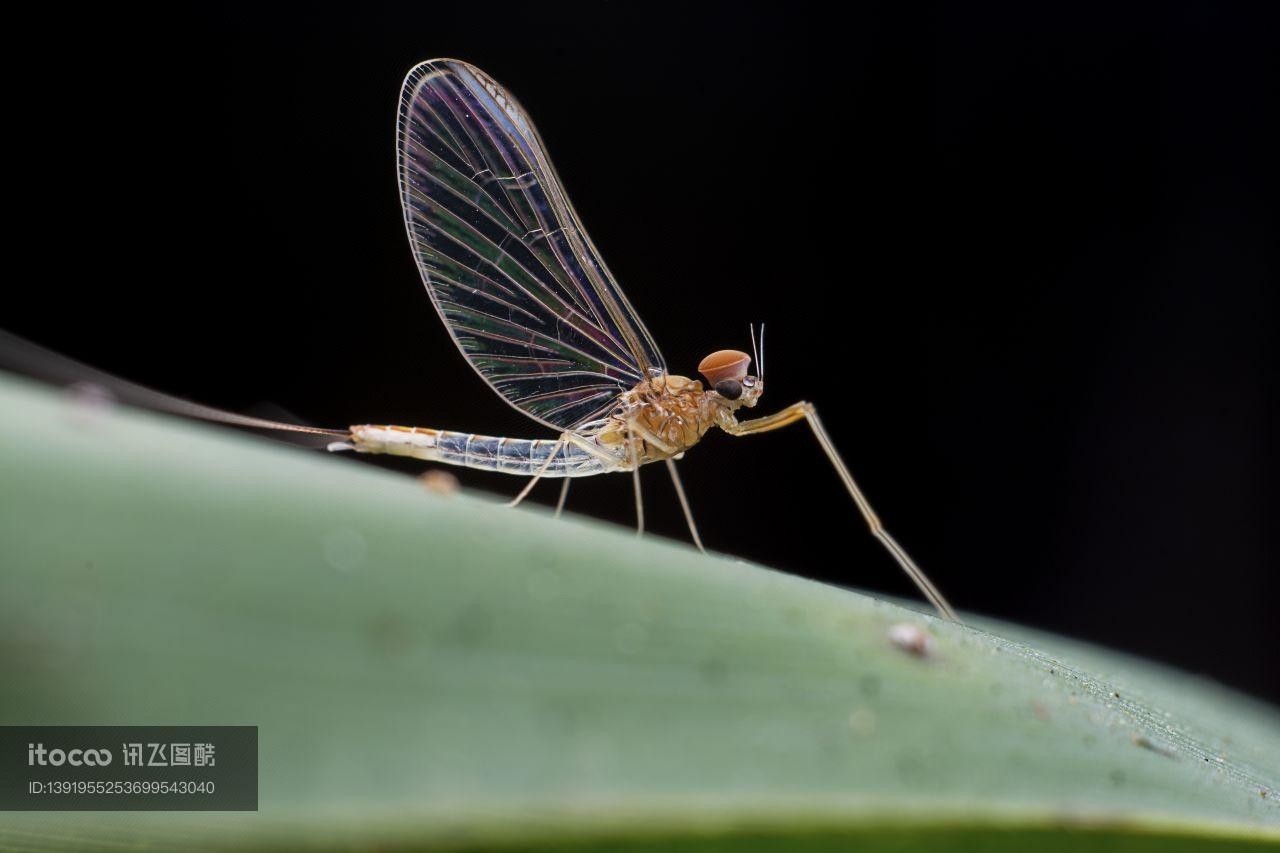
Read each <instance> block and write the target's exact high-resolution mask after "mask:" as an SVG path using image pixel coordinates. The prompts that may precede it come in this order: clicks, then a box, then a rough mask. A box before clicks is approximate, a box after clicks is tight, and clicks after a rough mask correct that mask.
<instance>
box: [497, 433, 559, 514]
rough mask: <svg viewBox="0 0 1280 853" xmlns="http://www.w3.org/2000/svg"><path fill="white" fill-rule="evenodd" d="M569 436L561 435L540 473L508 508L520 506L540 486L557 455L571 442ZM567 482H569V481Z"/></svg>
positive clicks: (534, 476) (513, 499) (539, 470)
mask: <svg viewBox="0 0 1280 853" xmlns="http://www.w3.org/2000/svg"><path fill="white" fill-rule="evenodd" d="M567 435H568V433H561V435H560V440H559V441H557V442H556V446H555V447H553V448H552V449H551V453H550V454H548V456H547V461H546V462H543V463H542V467H541V468H539V469H538V472H537V473H536V474H534V475H533V477H532V479H530V480H529V482H528V483H526V484H525V487H524V488H523V489H521V490H520V494H518V495H516V496H515V497H514V498H512V499H511V501H510V502H509V503H508V504H507V507H508V508H514V507H518V506H520V502H521V501H523V500H524V499H525V498H527V497H528V496H529V492H532V491H533V487H534V486H536V485H538V481H539V480H541V479H542V475H543V474H545V473H547V469H548V468H550V467H551V462H552V461H553V460H554V459H555V458H556V454H558V453H559V452H560V451H561V450H562V449H563V448H564V445H565V442H567V441H568V440H569V439H568V438H567ZM565 482H568V480H566V481H565Z"/></svg>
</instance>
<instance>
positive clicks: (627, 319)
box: [132, 59, 956, 619]
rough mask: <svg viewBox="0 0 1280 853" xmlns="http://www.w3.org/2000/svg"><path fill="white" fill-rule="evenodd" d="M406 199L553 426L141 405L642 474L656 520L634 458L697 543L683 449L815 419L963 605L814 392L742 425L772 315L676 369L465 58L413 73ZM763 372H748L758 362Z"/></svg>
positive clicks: (433, 273) (386, 444)
mask: <svg viewBox="0 0 1280 853" xmlns="http://www.w3.org/2000/svg"><path fill="white" fill-rule="evenodd" d="M397 152H398V156H397V161H398V172H399V181H400V201H401V205H402V207H403V211H404V220H405V227H406V229H407V231H408V236H409V242H410V244H411V245H412V248H413V252H414V255H415V257H416V259H417V264H418V269H419V271H420V273H421V275H422V280H423V282H424V283H425V284H426V288H427V292H428V293H429V294H430V296H431V301H432V303H433V304H434V305H435V307H436V310H437V311H438V312H439V314H440V316H441V318H442V319H443V320H444V324H445V327H446V328H447V329H448V330H449V333H450V335H451V336H452V337H453V340H454V342H455V343H456V344H457V346H458V348H459V349H460V350H461V351H462V354H463V356H464V357H465V358H466V360H467V361H468V362H469V363H470V364H471V366H472V367H473V368H474V369H475V370H476V372H477V373H479V374H480V376H481V377H482V378H483V379H484V380H485V382H487V383H488V385H489V387H490V388H492V389H493V390H494V391H496V392H497V393H498V394H500V395H501V396H502V398H503V399H505V400H506V401H507V402H508V403H510V404H511V405H512V406H514V407H515V408H517V409H519V410H520V411H522V412H524V413H525V414H526V415H528V416H529V417H531V418H533V419H534V420H535V421H537V422H538V423H540V424H542V425H543V426H545V427H549V428H550V429H552V430H554V431H555V433H556V437H555V438H540V439H520V438H503V437H496V436H484V435H476V434H473V433H467V432H454V431H449V430H441V429H428V428H423V427H403V426H389V425H373V424H365V425H358V426H352V427H350V428H349V429H347V430H318V429H312V428H309V427H301V426H293V425H288V424H282V423H278V422H274V421H265V420H261V419H258V418H249V417H246V416H240V415H233V414H231V413H223V412H220V411H219V410H216V409H210V408H208V407H204V406H199V405H197V404H186V403H182V404H174V403H170V402H165V401H164V400H163V399H161V395H158V394H156V393H154V392H149V391H146V390H145V389H140V388H139V387H138V386H132V389H133V390H135V391H138V392H139V393H138V394H134V395H133V396H134V398H135V399H137V400H138V401H139V402H141V403H142V404H143V405H151V406H153V407H157V408H163V409H168V410H173V411H178V412H179V413H181V414H186V415H191V416H195V417H200V418H205V419H209V420H219V421H225V422H230V423H235V424H239V425H242V426H250V427H259V428H269V429H290V430H294V431H297V432H303V433H317V434H320V435H322V436H327V437H331V438H335V439H337V440H336V441H333V442H332V443H331V444H330V445H329V446H330V449H334V450H355V451H357V452H359V453H385V454H393V455H397V456H410V457H414V458H417V459H423V460H427V461H431V462H440V463H445V464H449V465H460V466H465V467H467V468H477V469H482V470H486V471H497V472H501V473H505V474H515V475H520V476H525V477H528V478H529V482H528V483H527V484H526V485H525V486H524V488H523V489H522V490H521V491H520V493H519V494H518V495H517V496H516V497H515V499H514V500H512V501H511V505H512V506H515V505H517V504H519V503H520V502H521V501H522V500H523V499H524V498H525V497H526V496H527V495H528V494H529V492H530V491H531V490H532V488H533V487H534V485H535V484H537V483H538V482H539V481H540V480H542V479H543V478H563V480H564V482H563V486H562V488H561V491H560V499H559V502H558V504H557V507H556V509H557V513H558V512H559V511H560V510H561V509H562V508H563V506H564V502H565V498H566V496H567V492H568V486H569V482H570V480H571V478H574V477H588V476H594V475H597V474H609V473H614V472H623V473H627V472H629V473H630V474H631V475H632V478H633V482H634V488H635V500H636V515H637V529H638V530H639V531H641V532H643V529H644V508H643V503H642V501H641V494H640V480H639V471H640V468H641V467H642V466H644V465H647V464H649V463H652V462H662V463H663V464H664V465H665V466H666V468H667V471H668V472H669V474H670V476H671V480H672V483H673V484H674V486H675V492H676V495H677V497H678V498H679V501H680V506H681V508H682V510H683V512H684V517H685V521H686V523H687V524H688V527H689V532H690V535H691V536H692V538H693V541H694V543H695V544H696V545H697V546H698V548H700V549H701V548H702V541H701V538H700V537H699V535H698V529H697V526H696V525H695V523H694V519H693V513H692V511H691V509H690V506H689V501H688V499H687V498H686V496H685V492H684V487H683V486H682V484H681V481H680V477H679V474H678V473H677V471H676V461H677V460H679V459H681V458H682V457H683V456H684V454H685V452H686V451H688V450H689V449H691V448H692V447H693V446H694V445H696V444H697V443H698V442H699V441H700V440H701V439H702V437H703V436H704V435H705V434H706V433H707V432H708V431H709V430H711V429H712V428H717V427H718V428H719V429H721V430H723V431H724V432H727V433H729V434H730V435H734V436H750V435H757V434H759V433H764V432H770V431H772V430H776V429H781V428H782V427H785V426H788V425H790V424H795V423H799V422H801V421H803V422H805V423H807V424H808V425H809V428H810V430H811V431H812V433H813V435H814V437H815V438H816V439H817V441H818V443H819V444H820V445H821V447H822V449H823V451H824V452H825V454H826V457H827V459H828V460H829V461H830V463H831V465H832V467H834V468H835V471H836V473H837V474H838V475H839V477H840V479H841V481H842V482H843V483H844V486H845V488H846V489H847V490H848V492H849V495H850V497H852V499H853V501H854V503H855V505H856V506H857V508H858V511H859V512H860V513H861V514H862V517H863V518H864V519H865V520H866V522H867V524H868V526H869V527H870V528H871V532H872V533H873V534H874V535H875V536H876V537H877V538H878V539H879V540H880V542H881V543H883V545H884V546H885V548H887V549H888V551H889V553H890V554H892V555H893V557H894V559H895V560H896V561H897V562H898V564H899V565H900V566H901V567H902V569H903V570H904V571H905V572H906V573H907V575H908V576H909V577H910V578H911V580H912V581H914V582H915V584H916V586H917V587H919V589H920V591H921V592H922V593H923V594H924V596H925V597H926V598H927V599H928V600H929V601H930V602H931V603H932V604H933V605H934V607H936V608H937V610H938V611H939V612H940V613H941V614H942V615H943V616H945V617H947V618H949V619H955V618H956V616H955V612H954V611H953V610H952V609H951V607H950V605H948V603H947V602H946V600H945V599H944V598H943V597H942V595H941V594H940V593H939V592H938V590H937V589H936V588H935V587H934V585H933V584H932V583H931V582H930V581H929V579H928V578H927V577H926V576H925V574H924V573H923V572H922V571H921V570H920V568H919V567H918V566H917V565H916V564H915V562H914V561H913V560H912V559H911V557H910V556H909V555H908V554H907V553H906V551H905V550H904V549H903V548H902V547H901V546H900V545H899V544H898V543H897V541H895V540H894V538H893V537H892V536H890V535H889V533H888V531H887V530H885V529H884V527H883V525H882V524H881V523H880V520H879V518H878V517H877V516H876V514H875V513H874V511H873V510H872V509H871V506H870V504H868V502H867V499H866V498H865V497H864V496H863V494H862V491H861V490H860V489H859V488H858V485H857V483H855V482H854V479H853V476H852V475H851V474H850V473H849V469H848V467H847V466H846V465H845V464H844V461H843V460H842V459H841V457H840V455H839V453H837V451H836V448H835V445H834V444H833V443H832V441H831V438H830V436H829V435H828V434H827V431H826V429H825V428H824V427H823V425H822V421H821V420H819V418H818V413H817V411H816V410H815V409H814V407H813V405H811V404H810V403H807V402H799V403H794V404H792V405H790V406H787V407H786V408H784V409H782V410H781V411H779V412H776V413H774V414H771V415H766V416H764V417H758V418H751V419H746V420H739V417H738V415H739V413H740V412H741V411H742V410H743V409H753V408H755V406H756V404H757V403H758V402H759V401H760V397H761V395H762V394H763V393H764V387H765V384H764V359H763V356H764V352H763V348H764V327H763V326H762V327H761V329H760V334H759V336H758V338H757V336H756V334H755V332H754V329H753V330H752V334H751V342H752V353H751V354H750V355H749V354H747V353H746V352H742V351H739V350H719V351H717V352H713V353H711V354H710V355H708V356H707V357H706V358H704V359H703V360H702V362H701V363H700V364H699V365H698V372H699V373H700V374H701V376H702V379H703V380H705V384H704V381H702V380H698V379H690V378H688V377H685V376H680V375H676V374H672V373H670V372H668V370H667V366H666V363H665V362H664V361H663V358H662V354H661V353H660V352H659V351H658V347H657V345H656V344H655V343H654V340H653V337H652V336H651V335H650V334H649V331H648V330H647V329H646V328H645V326H644V324H643V323H642V322H641V321H640V318H639V317H638V316H637V315H636V312H635V310H634V309H633V308H632V307H631V303H630V302H629V301H628V300H627V297H626V295H625V294H623V292H622V290H621V289H620V288H619V287H618V284H617V283H616V282H615V280H614V278H613V276H612V275H611V274H610V273H609V270H608V268H607V267H606V266H605V264H604V261H603V260H602V259H601V257H600V253H599V252H598V251H597V250H596V247H595V245H594V244H593V243H592V242H591V239H590V237H588V236H587V232H586V231H585V230H584V229H583V227H582V224H581V222H580V221H579V219H578V216H577V214H576V213H575V212H574V209H573V207H572V205H571V204H570V203H569V199H568V198H567V196H566V195H565V191H564V188H563V186H562V185H561V182H560V180H559V177H558V176H557V175H556V172H555V169H554V168H553V167H552V165H551V161H550V159H549V158H548V156H547V153H546V149H545V147H544V145H543V143H542V140H541V138H540V137H539V136H538V132H537V130H536V129H535V128H534V126H533V123H532V122H531V121H530V120H529V117H528V115H527V114H526V113H525V111H524V110H523V109H522V108H521V107H520V105H519V104H518V103H517V102H516V100H515V99H514V98H513V97H512V96H511V95H510V94H508V93H507V91H506V90H505V89H504V88H502V87H501V86H499V85H498V84H497V83H496V82H494V80H493V79H492V78H490V77H489V76H488V75H486V74H484V73H483V72H482V71H480V70H479V69H477V68H475V67H474V66H472V65H469V64H467V63H465V62H461V61H458V60H454V59H433V60H430V61H427V62H423V63H421V64H420V65H418V66H417V67H415V68H414V69H413V70H412V71H410V72H409V74H408V76H407V77H406V78H405V81H404V86H403V88H402V90H401V96H400V113H399V121H398V130H397ZM753 360H754V363H755V368H756V369H755V373H752V370H751V368H752V362H753Z"/></svg>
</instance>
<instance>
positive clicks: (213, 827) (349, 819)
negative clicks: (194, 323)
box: [0, 379, 1280, 851]
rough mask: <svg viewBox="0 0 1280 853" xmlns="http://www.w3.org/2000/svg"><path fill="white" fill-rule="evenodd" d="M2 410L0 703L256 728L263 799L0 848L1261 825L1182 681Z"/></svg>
mask: <svg viewBox="0 0 1280 853" xmlns="http://www.w3.org/2000/svg"><path fill="white" fill-rule="evenodd" d="M0 410H3V411H4V412H5V415H6V416H5V424H6V435H5V438H4V440H3V442H2V443H0V472H3V474H2V476H3V482H2V483H0V489H2V493H0V542H2V543H3V566H2V567H0V684H3V688H2V692H0V722H4V723H6V724H36V723H38V724H68V725H70V724H99V725H144V724H168V725H186V724H193V725H194V724H203V725H257V726H259V739H260V740H259V742H260V803H261V807H260V811H259V812H257V813H199V812H175V813H132V812H119V813H107V812H76V813H57V812H47V813H36V812H31V813H6V814H2V815H0V844H3V845H8V846H10V847H13V848H20V849H39V850H46V849H47V850H73V849H77V850H78V849H111V850H115V849H121V848H127V849H133V848H134V847H147V848H148V849H165V848H183V849H199V848H203V847H219V848H228V847H231V848H236V847H238V848H243V849H279V850H294V849H302V848H305V849H321V850H324V849H346V848H357V849H374V848H376V849H380V850H412V849H452V848H467V849H473V848H484V849H489V848H493V849H510V848H517V849H546V848H549V847H567V848H568V849H574V850H594V849H601V850H605V849H607V850H631V849H664V850H665V849H678V850H709V849H723V848H725V847H731V848H733V849H738V850H834V849H845V848H847V847H849V846H851V845H854V844H864V845H875V846H884V847H889V848H891V849H895V850H929V851H938V850H973V849H983V850H1011V851H1012V850H1028V849H1035V850H1058V849H1073V848H1074V847H1075V846H1076V845H1078V844H1079V843H1081V842H1082V841H1088V842H1090V843H1092V844H1094V845H1097V846H1098V849H1114V850H1126V851H1127V850H1177V849H1192V848H1194V849H1197V850H1202V849H1234V848H1251V849H1252V848H1255V847H1261V846H1263V845H1271V844H1274V843H1275V842H1276V841H1277V840H1278V839H1280V803H1278V802H1277V799H1278V798H1280V794H1278V793H1277V789H1278V788H1280V782H1278V779H1277V775H1278V774H1277V768H1280V716H1278V715H1277V713H1276V711H1275V710H1274V709H1272V708H1270V707H1266V706H1264V705H1261V704H1259V703H1256V702H1253V701H1251V700H1249V699H1247V698H1245V697H1242V696H1240V695H1238V694H1234V693H1231V692H1230V691H1227V690H1225V689H1223V688H1221V687H1218V686H1216V685H1214V684H1213V683H1211V682H1208V681H1204V680H1201V679H1197V678H1193V677H1189V676H1186V675H1182V674H1178V673H1175V672H1170V671H1168V670H1164V669H1161V668H1158V667H1155V666H1152V665H1150V664H1146V663H1142V662H1139V661H1136V660H1133V659H1131V658H1126V657H1123V656H1118V655H1114V654H1111V653H1107V652H1103V651H1099V650H1096V649H1092V648H1089V647H1086V646H1082V645H1079V644H1076V643H1071V642H1068V641H1065V640H1062V639H1059V638H1053V637H1047V636H1040V635H1032V634H1031V633H1029V632H1026V631H1023V630H1019V629H1014V628H1012V627H1010V626H1005V625H996V624H994V623H987V622H982V623H976V625H967V626H962V625H955V624H948V623H942V622H939V621H937V620H936V619H934V618H933V617H931V616H929V615H926V614H923V613H921V612H918V611H917V610H914V609H909V608H908V607H904V606H902V605H899V604H895V603H890V602H886V601H881V600H877V599H874V598H871V597H868V596H864V595H859V594H857V593H854V592H849V591H846V590H842V589H836V588H832V587H830V586H826V585H823V584H818V583H813V582H810V581H806V580H803V579H800V578H797V577H793V576H788V575H785V574H780V573H777V572H773V571H770V570H768V569H763V568H760V567H757V566H752V565H748V564H745V563H742V562H740V561H736V560H733V559H730V558H727V557H713V556H701V555H699V554H697V553H696V552H694V551H692V550H691V549H690V548H688V547H685V546H682V545H678V544H674V543H670V542H665V541H662V540H659V539H655V538H646V539H643V540H637V539H636V538H635V537H634V535H632V534H631V533H630V532H628V531H621V530H618V529H616V528H613V527H611V526H608V525H603V524H600V523H597V522H593V521H589V520H586V519H581V518H569V519H562V520H554V519H552V518H550V517H549V515H548V513H546V512H544V511H542V510H540V509H530V510H524V509H522V510H507V509H504V508H502V507H500V506H497V505H495V504H494V503H493V502H492V501H490V500H484V499H480V498H477V497H473V496H470V495H467V494H463V493H458V494H452V495H446V494H438V493H431V492H429V491H428V490H426V489H424V488H422V487H421V486H420V485H419V484H418V483H417V482H415V481H414V480H412V479H410V478H406V477H404V476H398V475H394V474H390V473H387V472H385V471H381V470H377V469H374V468H372V467H370V466H365V465H361V464H359V463H358V462H356V461H355V460H353V459H351V458H343V457H334V456H328V455H325V454H321V453H308V452H303V451H297V450H294V449H291V448H286V447H283V446H279V445H276V444H272V443H268V442H264V441H262V440H259V439H255V438H252V437H249V436H244V435H239V434H234V433H230V432H227V431H224V430H219V429H215V428H209V427H205V426H203V425H200V424H194V423H187V422H182V421H178V420H174V419H168V418H163V417H159V416H153V415H149V414H144V413H140V412H136V411H132V410H126V409H115V410H105V411H104V410H102V409H100V408H98V407H93V406H87V405H85V404H84V403H83V402H82V401H81V402H77V401H76V400H75V399H74V398H72V397H69V396H64V395H62V394H60V393H56V392H51V391H49V390H47V389H44V388H42V387H37V386H35V385H31V384H28V383H26V382H23V381H19V380H16V379H4V380H3V381H0ZM513 483H514V481H513ZM1064 606H1070V604H1069V603H1067V602H1064ZM1134 606H1135V607H1139V606H1141V603H1140V602H1135V605H1134ZM902 623H906V624H909V625H912V626H917V627H918V628H919V629H921V630H923V631H924V632H926V636H927V637H928V638H929V643H930V645H931V649H930V650H929V652H928V653H927V654H924V655H919V654H915V653H912V652H911V651H910V650H908V649H906V648H903V647H900V645H895V643H894V642H892V641H891V638H890V634H891V628H892V627H893V626H895V625H899V624H902ZM1188 629H1190V626H1188ZM1011 637H1018V638H1021V639H1020V640H1019V639H1010V638H1011ZM1244 653H1247V650H1242V654H1244Z"/></svg>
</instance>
